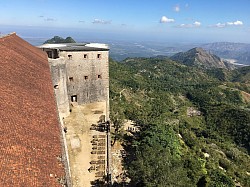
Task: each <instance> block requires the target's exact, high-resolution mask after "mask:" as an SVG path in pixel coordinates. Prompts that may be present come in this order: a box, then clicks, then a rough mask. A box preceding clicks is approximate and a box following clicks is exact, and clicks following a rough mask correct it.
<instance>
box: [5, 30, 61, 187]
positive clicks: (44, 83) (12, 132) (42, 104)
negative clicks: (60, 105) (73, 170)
mask: <svg viewBox="0 0 250 187" xmlns="http://www.w3.org/2000/svg"><path fill="white" fill-rule="evenodd" d="M60 132H61V131H60V128H59V122H58V118H57V108H56V103H55V99H54V92H53V87H52V80H51V75H50V69H49V64H48V60H47V55H46V54H45V53H43V52H42V51H40V50H39V49H37V48H36V47H34V46H32V45H30V44H29V43H27V42H26V41H24V40H23V39H21V38H19V37H18V36H17V35H16V34H11V35H8V36H5V37H2V38H0V186H1V187H14V186H15V187H16V186H18V187H19V186H21V187H34V186H43V187H44V186H48V187H53V186H61V185H60V184H59V183H58V179H60V178H62V177H64V176H65V173H64V166H63V164H62V162H60V161H59V160H58V158H57V157H58V156H61V155H62V147H61V141H60V135H61V134H60ZM55 176H56V177H55Z"/></svg>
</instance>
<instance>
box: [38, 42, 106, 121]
mask: <svg viewBox="0 0 250 187" xmlns="http://www.w3.org/2000/svg"><path fill="white" fill-rule="evenodd" d="M39 48H41V49H42V50H43V51H45V52H46V53H47V55H48V61H49V64H50V68H51V74H52V81H53V85H54V90H55V95H56V100H57V107H58V111H59V115H60V117H62V118H64V117H66V116H68V115H69V112H70V110H71V109H70V108H71V104H74V103H77V104H79V105H82V104H87V103H93V102H99V101H106V102H107V107H108V106H109V103H108V102H109V48H108V46H107V45H106V44H98V43H71V44H44V45H42V46H39ZM108 111H109V110H107V113H108ZM106 117H107V118H108V114H106Z"/></svg>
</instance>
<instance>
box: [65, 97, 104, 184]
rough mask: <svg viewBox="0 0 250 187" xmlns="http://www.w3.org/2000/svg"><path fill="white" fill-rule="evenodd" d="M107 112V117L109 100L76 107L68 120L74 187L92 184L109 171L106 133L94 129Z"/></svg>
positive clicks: (66, 121)
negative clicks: (107, 166) (106, 170)
mask: <svg viewBox="0 0 250 187" xmlns="http://www.w3.org/2000/svg"><path fill="white" fill-rule="evenodd" d="M103 115H105V116H106V102H96V103H90V104H86V105H83V106H78V105H75V106H73V107H72V111H71V113H70V115H69V116H68V117H66V118H65V119H64V127H66V128H67V132H66V142H67V146H68V154H69V163H70V171H71V180H72V184H73V187H89V186H92V185H91V184H92V183H93V181H95V180H97V179H102V178H103V176H104V174H105V168H106V142H107V141H106V133H105V132H100V131H97V130H94V129H93V126H94V125H93V124H97V122H98V121H99V119H100V117H101V116H102V117H103ZM91 128H92V129H91ZM91 181H92V183H91Z"/></svg>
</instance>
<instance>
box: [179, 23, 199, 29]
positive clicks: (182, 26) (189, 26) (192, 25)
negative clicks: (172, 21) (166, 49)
mask: <svg viewBox="0 0 250 187" xmlns="http://www.w3.org/2000/svg"><path fill="white" fill-rule="evenodd" d="M200 26H201V22H199V21H195V22H194V23H193V24H180V25H179V26H177V27H179V28H195V27H196V28H197V27H200Z"/></svg>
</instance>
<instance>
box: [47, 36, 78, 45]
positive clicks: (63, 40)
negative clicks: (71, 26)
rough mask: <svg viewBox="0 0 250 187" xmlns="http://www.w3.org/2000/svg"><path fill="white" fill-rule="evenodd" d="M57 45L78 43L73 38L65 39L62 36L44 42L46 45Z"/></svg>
mask: <svg viewBox="0 0 250 187" xmlns="http://www.w3.org/2000/svg"><path fill="white" fill-rule="evenodd" d="M56 43H76V41H75V40H74V39H73V38H71V37H67V38H65V39H64V38H62V37H60V36H54V37H53V38H51V39H49V40H46V41H45V42H44V44H56Z"/></svg>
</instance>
